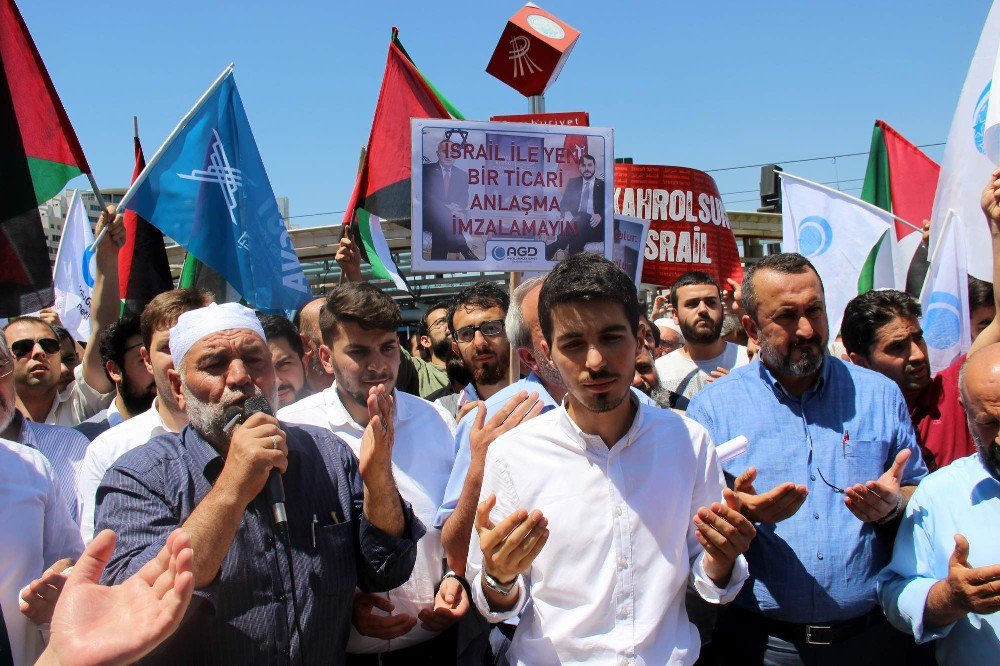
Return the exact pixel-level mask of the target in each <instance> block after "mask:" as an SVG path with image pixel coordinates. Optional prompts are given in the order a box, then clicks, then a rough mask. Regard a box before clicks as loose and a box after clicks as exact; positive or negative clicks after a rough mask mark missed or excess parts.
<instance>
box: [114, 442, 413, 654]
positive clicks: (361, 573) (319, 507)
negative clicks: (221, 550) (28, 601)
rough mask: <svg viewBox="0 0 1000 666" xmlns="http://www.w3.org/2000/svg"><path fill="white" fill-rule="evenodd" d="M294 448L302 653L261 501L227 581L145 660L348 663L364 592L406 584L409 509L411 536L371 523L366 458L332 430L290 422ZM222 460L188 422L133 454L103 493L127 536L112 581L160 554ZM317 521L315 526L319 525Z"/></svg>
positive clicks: (203, 597) (225, 571)
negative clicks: (361, 467)
mask: <svg viewBox="0 0 1000 666" xmlns="http://www.w3.org/2000/svg"><path fill="white" fill-rule="evenodd" d="M281 427H282V428H283V429H284V430H285V433H286V441H287V444H288V449H289V456H288V470H287V472H285V474H284V475H283V480H284V486H285V495H286V497H287V501H288V503H287V507H288V526H289V530H290V532H291V543H292V546H291V548H292V566H293V573H294V581H295V585H294V589H295V597H294V598H297V600H298V608H299V613H300V618H301V625H302V630H303V635H304V637H305V640H304V643H305V645H304V648H303V645H302V641H300V637H299V636H298V635H297V633H295V632H294V631H293V628H294V615H293V604H292V599H293V597H292V596H291V594H290V592H291V588H292V583H291V580H290V579H289V575H288V559H287V558H286V556H285V551H284V548H283V547H282V546H281V545H280V542H278V543H276V538H275V534H274V532H273V529H272V520H271V511H270V507H269V506H268V504H267V502H266V500H265V499H264V498H263V497H262V496H258V497H257V498H256V499H255V500H254V501H253V502H252V503H251V504H250V505H249V506H248V507H247V510H246V512H245V513H244V515H243V521H242V524H241V525H240V528H239V530H238V531H237V533H236V537H235V538H234V539H233V541H232V543H231V544H230V546H229V551H228V552H227V553H226V556H225V558H224V559H223V561H222V566H221V568H220V569H219V574H218V576H217V577H216V579H215V581H213V582H212V583H211V584H210V585H209V586H207V587H204V588H201V589H199V590H197V591H196V595H197V599H196V602H193V605H195V608H194V609H193V611H192V610H189V611H188V613H189V615H190V614H192V613H194V614H195V615H197V617H189V618H188V619H187V620H186V621H185V623H184V624H183V625H181V627H180V629H179V630H178V631H177V632H176V633H175V634H174V635H173V636H172V637H171V638H169V639H168V640H167V641H166V642H165V643H164V644H163V645H162V646H161V647H160V648H158V649H157V651H156V652H154V654H153V655H151V656H150V657H148V658H147V659H146V663H162V664H180V663H184V664H218V663H232V664H287V663H294V662H299V661H300V659H301V658H302V655H303V654H304V655H305V660H306V662H307V663H327V664H341V663H343V662H344V658H345V657H344V653H345V647H346V645H347V636H348V629H349V626H350V621H351V608H352V604H353V599H354V590H355V587H356V586H360V587H362V588H363V589H367V590H369V591H373V592H375V591H386V590H389V589H392V588H394V587H397V586H399V585H401V584H403V583H404V582H405V581H406V580H407V579H408V578H409V576H410V572H411V571H412V569H413V564H414V561H415V558H416V542H417V540H418V539H419V538H420V537H421V536H422V535H423V534H424V528H423V525H422V524H421V523H420V521H419V520H418V519H417V518H416V517H414V516H413V513H412V511H411V509H410V506H409V505H408V504H406V503H405V502H402V500H400V502H401V503H402V504H403V513H404V517H405V519H406V524H407V530H406V533H405V534H404V536H403V538H398V539H397V538H395V537H392V536H390V535H388V534H386V533H384V532H382V531H381V530H379V529H378V528H376V527H374V526H373V525H372V524H371V523H369V522H368V519H367V518H366V517H365V515H364V514H363V512H362V509H363V490H362V483H361V476H360V474H359V473H358V462H357V458H355V457H354V454H353V453H352V452H351V450H350V449H349V448H348V447H347V445H346V444H344V442H342V441H341V440H340V439H339V438H337V437H336V436H334V435H333V434H332V433H330V432H329V431H326V430H322V429H320V428H315V427H312V426H292V425H288V424H284V423H282V426H281ZM223 465H224V459H223V458H222V457H221V456H220V455H219V454H218V452H216V450H215V449H214V448H213V447H212V446H211V445H210V444H209V443H208V442H206V441H205V439H204V438H202V436H201V435H200V434H199V433H198V432H197V431H195V430H194V429H193V428H192V427H191V426H187V427H185V428H184V429H183V430H182V431H181V432H180V435H179V437H178V436H175V435H169V436H168V435H161V436H158V437H154V438H153V439H152V440H150V441H149V442H148V443H147V444H145V445H143V446H140V447H138V448H136V449H133V450H132V451H130V452H128V453H126V454H125V455H123V456H122V457H121V458H119V459H118V461H117V462H115V464H114V465H113V466H112V467H111V469H109V470H108V472H107V474H106V475H105V476H104V480H103V482H102V483H101V485H100V487H99V488H98V490H97V521H96V529H97V531H99V530H101V529H113V530H114V531H115V532H116V533H117V534H118V542H117V543H116V544H115V552H114V554H113V555H112V557H111V560H110V562H108V567H107V569H106V570H105V572H104V577H103V582H105V583H120V582H122V581H123V580H125V579H126V578H127V577H128V576H130V575H131V574H133V573H135V572H136V571H138V569H139V568H140V567H142V565H143V564H145V563H146V562H148V561H149V560H150V559H152V558H153V557H154V556H155V555H156V553H157V552H158V551H159V550H160V549H161V548H162V547H163V544H164V543H165V541H166V538H167V536H168V535H169V534H170V532H171V531H172V530H173V529H175V528H176V527H179V526H181V525H183V523H184V521H185V520H186V519H187V517H188V516H189V515H191V512H192V511H193V510H194V508H195V507H196V506H197V505H198V503H199V502H201V500H202V499H203V498H204V497H205V495H206V494H208V492H209V491H210V490H211V488H212V483H213V482H214V481H215V479H216V478H218V475H219V473H220V472H221V471H222V467H223ZM314 519H315V520H316V524H315V526H314V523H313V521H314Z"/></svg>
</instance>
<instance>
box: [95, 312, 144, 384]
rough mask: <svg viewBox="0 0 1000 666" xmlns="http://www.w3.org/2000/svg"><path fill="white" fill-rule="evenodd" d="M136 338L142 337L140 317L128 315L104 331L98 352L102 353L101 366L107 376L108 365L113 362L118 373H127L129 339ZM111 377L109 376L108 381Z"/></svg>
mask: <svg viewBox="0 0 1000 666" xmlns="http://www.w3.org/2000/svg"><path fill="white" fill-rule="evenodd" d="M134 336H139V337H140V338H141V337H142V335H141V333H140V332H139V315H136V314H127V315H125V316H124V317H122V318H121V319H119V320H118V321H113V322H111V324H109V325H108V327H107V328H105V329H104V330H103V331H101V336H100V339H99V340H98V342H97V350H98V351H99V352H100V353H101V364H102V365H104V366H105V367H104V374H106V375H107V373H108V369H107V363H108V361H111V362H113V363H114V364H115V365H117V366H118V371H119V372H121V373H124V372H125V352H126V351H128V339H129V338H131V337H134ZM110 380H111V375H108V381H110Z"/></svg>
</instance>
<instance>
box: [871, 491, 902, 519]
mask: <svg viewBox="0 0 1000 666" xmlns="http://www.w3.org/2000/svg"><path fill="white" fill-rule="evenodd" d="M901 513H903V494H902V493H897V495H896V508H895V509H893V510H892V511H890V512H889V513H887V514H886V515H885V516H883V517H882V518H880V519H879V520H876V521H875V524H876V525H885V524H886V523H891V522H892V521H894V520H896V518H899V514H901Z"/></svg>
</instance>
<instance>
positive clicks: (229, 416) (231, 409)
mask: <svg viewBox="0 0 1000 666" xmlns="http://www.w3.org/2000/svg"><path fill="white" fill-rule="evenodd" d="M223 415H224V418H225V419H226V423H229V422H230V421H232V420H233V419H234V418H236V417H237V416H239V417H242V416H243V410H242V409H240V408H239V407H237V406H236V405H229V406H228V407H226V411H225V412H223Z"/></svg>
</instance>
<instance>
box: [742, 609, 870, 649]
mask: <svg viewBox="0 0 1000 666" xmlns="http://www.w3.org/2000/svg"><path fill="white" fill-rule="evenodd" d="M733 610H736V611H738V614H739V615H740V616H748V619H749V617H752V618H753V621H754V622H755V624H757V626H759V627H760V628H761V629H762V630H763V631H765V632H767V634H768V635H769V636H775V637H777V638H780V639H782V640H785V641H788V642H789V643H805V644H806V645H834V644H835V643H843V642H844V641H846V640H850V639H851V638H854V637H855V636H857V635H859V634H862V633H864V632H865V631H867V630H868V629H870V628H872V627H875V626H878V625H880V624H882V623H884V622H885V621H886V619H885V614H884V613H883V612H882V609H881V608H879V607H878V606H876V607H875V608H873V609H872V610H871V611H869V612H868V613H865V614H864V615H861V616H859V617H856V618H852V619H850V620H843V621H840V622H819V623H816V624H798V623H796V622H786V621H784V620H776V619H773V618H769V617H765V616H763V615H758V614H757V613H752V612H750V611H747V610H744V609H742V608H739V607H738V606H736V607H734V608H733Z"/></svg>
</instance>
